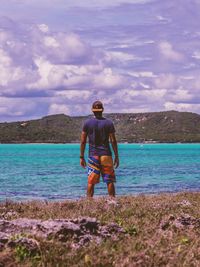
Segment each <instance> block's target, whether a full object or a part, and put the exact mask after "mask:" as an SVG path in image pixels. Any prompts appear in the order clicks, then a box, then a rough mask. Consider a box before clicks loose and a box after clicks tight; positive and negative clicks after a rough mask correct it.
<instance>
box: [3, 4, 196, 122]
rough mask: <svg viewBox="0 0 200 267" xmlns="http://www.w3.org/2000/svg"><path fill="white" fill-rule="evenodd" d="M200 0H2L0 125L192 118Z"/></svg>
mask: <svg viewBox="0 0 200 267" xmlns="http://www.w3.org/2000/svg"><path fill="white" fill-rule="evenodd" d="M199 22H200V0H166V1H163V0H82V1H80V0H42V1H41V0H40V1H39V0H1V8H0V122H4V121H19V120H30V119H36V118H41V117H43V116H47V115H51V114H60V113H64V114H66V115H70V116H76V115H88V114H90V113H91V105H92V103H93V102H94V101H95V100H101V101H102V102H103V103H104V107H105V112H106V113H114V112H123V113H125V112H126V113H132V112H133V113H138V112H156V111H167V110H177V111H190V112H195V113H198V114H200V28H199Z"/></svg>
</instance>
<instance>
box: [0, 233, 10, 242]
mask: <svg viewBox="0 0 200 267" xmlns="http://www.w3.org/2000/svg"><path fill="white" fill-rule="evenodd" d="M9 238H10V235H8V234H6V233H2V232H0V243H1V244H2V243H3V244H5V243H7V242H8V240H9Z"/></svg>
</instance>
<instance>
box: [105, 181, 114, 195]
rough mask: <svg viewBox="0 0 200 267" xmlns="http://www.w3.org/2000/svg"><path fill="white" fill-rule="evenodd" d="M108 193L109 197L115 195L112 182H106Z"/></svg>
mask: <svg viewBox="0 0 200 267" xmlns="http://www.w3.org/2000/svg"><path fill="white" fill-rule="evenodd" d="M107 188H108V194H109V196H110V197H115V185H114V183H107Z"/></svg>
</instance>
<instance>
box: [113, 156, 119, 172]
mask: <svg viewBox="0 0 200 267" xmlns="http://www.w3.org/2000/svg"><path fill="white" fill-rule="evenodd" d="M118 166H119V158H118V157H115V159H114V167H115V169H117V168H118Z"/></svg>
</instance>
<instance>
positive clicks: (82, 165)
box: [80, 158, 86, 169]
mask: <svg viewBox="0 0 200 267" xmlns="http://www.w3.org/2000/svg"><path fill="white" fill-rule="evenodd" d="M80 165H81V167H82V168H84V169H85V168H86V162H85V159H84V158H81V159H80Z"/></svg>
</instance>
